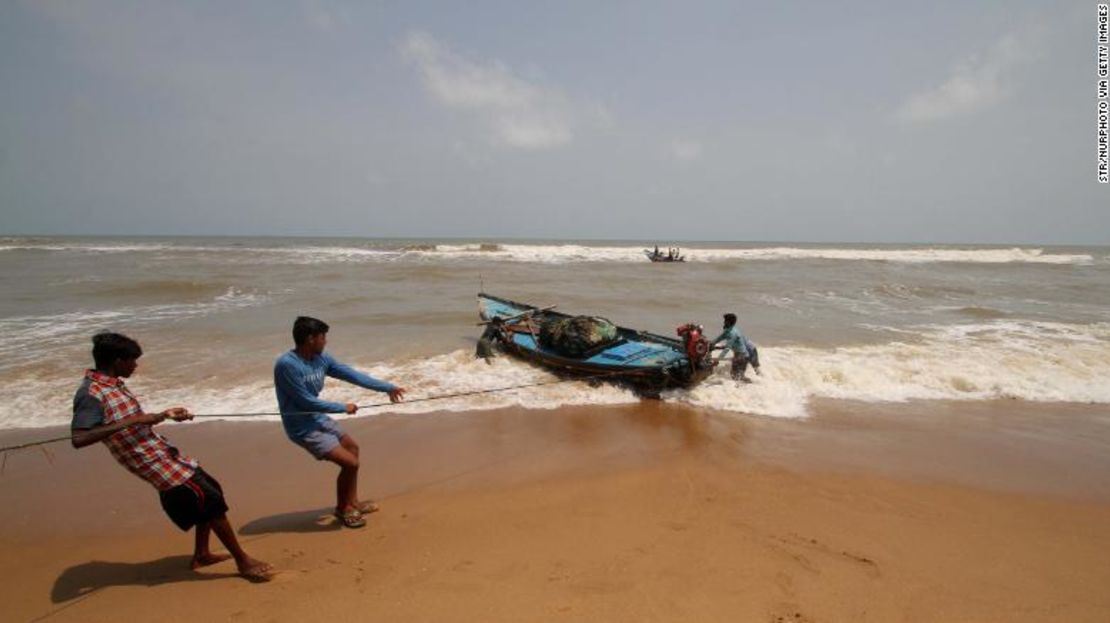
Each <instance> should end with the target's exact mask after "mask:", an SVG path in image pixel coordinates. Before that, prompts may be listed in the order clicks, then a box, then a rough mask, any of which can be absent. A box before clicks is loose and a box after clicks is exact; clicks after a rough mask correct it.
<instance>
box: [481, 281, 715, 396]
mask: <svg viewBox="0 0 1110 623" xmlns="http://www.w3.org/2000/svg"><path fill="white" fill-rule="evenodd" d="M478 298H479V315H480V316H481V317H482V319H483V320H487V321H488V320H491V318H490V317H489V316H488V314H487V310H486V306H485V305H483V304H482V303H481V299H487V300H489V301H492V302H496V303H499V304H501V305H505V306H508V307H512V308H514V309H518V310H521V313H526V312H528V311H530V310H531V311H536V312H542V313H543V314H544V315H549V314H550V315H553V316H559V317H563V318H570V317H572V316H571V315H570V314H564V313H562V312H556V311H554V310H551V309H542V310H541V309H540V308H539V307H536V306H535V305H529V304H527V303H521V302H519V301H513V300H511V299H506V298H503V297H500V296H495V295H492V294H487V293H485V292H479V293H478ZM513 324H516V322H514V323H513ZM617 330H618V331H619V332H621V333H624V334H627V335H629V336H632V337H633V338H634V339H636V340H639V341H642V342H646V343H652V342H657V343H660V344H661V345H664V346H666V347H668V348H670V349H673V350H675V351H677V352H678V353H679V354H680V358H679V359H674V360H672V361H669V362H666V363H661V364H658V365H651V366H644V365H639V366H629V365H625V364H623V363H616V362H614V363H603V362H591V361H587V360H583V359H575V358H570V357H564V356H561V355H558V354H555V353H550V352H547V351H545V350H542V349H541V348H540V347H539V344H535V346H534V347H532V348H529V347H527V346H525V345H523V344H518V343H517V342H516V341H515V340H509V341H508V342H507V343H505V344H503V347H504V348H505V349H506V350H508V351H510V352H512V353H514V354H516V355H517V356H519V357H521V358H523V359H526V360H529V361H534V362H536V363H539V364H542V365H546V366H549V367H552V368H558V369H560V370H563V371H564V372H568V373H572V374H578V375H599V376H604V375H605V374H606V373H612V374H613V375H614V376H618V375H619V376H621V377H624V378H621V379H614V380H617V381H625V382H628V383H632V384H640V385H647V386H649V387H650V388H651V389H652V391H653V392H654V391H656V390H659V389H663V388H666V387H692V386H694V385H696V384H698V383H700V382H701V381H703V380H705V378H707V377H708V376H709V375H710V374H711V373H712V371H713V368H714V367H715V365H716V362H714V363H713V365H710V366H709V367H708V368H699V369H696V370H692V371H690V374H689V376H688V377H686V378H685V379H682V378H676V377H675V376H673V372H672V371H673V370H674V369H675V367H676V366H678V367H680V368H682V369H685V368H689V366H690V362H689V358H688V357H687V356H686V354H685V352H684V351H683V350H682V349H683V346H682V342H681V341H679V340H677V339H672V338H668V337H666V336H662V335H659V334H656V333H651V332H648V331H638V330H636V329H630V328H628V327H622V326H619V325H618V326H617ZM521 333H526V332H521ZM532 337H533V341H534V340H535V337H534V336H532ZM601 352H604V350H602V351H601Z"/></svg>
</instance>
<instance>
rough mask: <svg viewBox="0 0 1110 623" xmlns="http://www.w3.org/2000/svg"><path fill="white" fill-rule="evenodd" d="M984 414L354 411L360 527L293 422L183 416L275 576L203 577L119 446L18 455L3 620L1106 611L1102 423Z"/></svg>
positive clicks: (177, 436) (182, 442)
mask: <svg viewBox="0 0 1110 623" xmlns="http://www.w3.org/2000/svg"><path fill="white" fill-rule="evenodd" d="M976 408H977V409H978V412H977V413H973V412H969V411H974V410H975V408H972V407H969V406H968V405H966V404H965V405H944V404H943V403H941V404H937V403H933V404H930V403H922V404H920V405H916V406H912V405H911V406H907V405H898V407H897V410H898V415H891V414H890V413H889V411H890V409H891V408H890V407H889V406H888V407H885V408H883V407H878V406H871V407H869V408H868V407H866V406H865V405H856V404H851V403H833V402H829V403H827V404H825V405H822V408H821V410H820V413H819V415H818V416H817V417H814V418H811V419H809V420H805V421H786V420H772V419H768V418H737V417H735V415H727V416H726V415H721V414H715V413H713V412H709V411H705V410H697V409H692V408H689V407H677V406H672V405H667V404H665V403H655V402H645V403H642V404H640V405H635V406H626V407H625V406H622V407H606V408H587V407H580V408H563V409H558V410H523V409H506V410H498V411H490V412H476V413H466V414H451V413H439V414H424V415H417V416H396V415H388V416H381V417H370V418H365V419H358V420H351V421H348V422H346V423H345V426H346V427H347V429H348V430H349V431H350V432H351V433H352V434H353V436H354V437H355V438H356V439H358V440H360V442H361V444H362V448H363V470H362V479H361V484H362V492H363V494H364V496H369V497H373V498H375V499H377V500H378V501H379V502H381V504H382V506H383V510H382V511H381V512H380V513H377V514H375V515H372V516H371V518H370V521H369V525H368V526H367V527H366V528H364V529H361V530H347V529H341V528H339V527H338V526H337V525H335V524H334V523H333V522H332V521H331V519H330V518H329V516H328V513H329V511H330V505H331V502H332V487H333V482H334V469H333V468H332V466H330V465H325V464H321V463H316V462H314V461H312V460H311V459H310V458H309V457H308V456H307V455H305V454H303V452H302V451H301V450H300V449H299V448H296V447H294V446H293V445H291V444H289V443H288V442H287V441H286V440H285V439H284V437H283V435H282V432H281V430H280V426H279V425H277V424H274V423H229V422H206V423H196V424H189V425H168V426H164V433H165V434H167V435H168V436H169V437H170V438H171V440H172V441H173V442H174V443H175V444H176V445H178V446H179V447H181V448H182V449H183V450H185V451H186V453H189V454H192V455H193V456H196V457H197V458H198V459H200V461H201V462H202V464H203V465H204V466H205V468H206V469H207V470H208V471H210V472H211V473H213V474H214V475H216V476H217V477H218V478H219V479H220V480H221V481H222V482H223V484H224V487H225V490H226V491H227V494H228V498H229V501H230V503H231V507H232V510H231V513H230V515H229V516H230V519H231V522H232V524H233V525H234V526H236V527H237V528H238V531H239V534H240V537H241V538H242V540H243V542H244V543H245V546H246V548H247V550H248V551H249V552H250V553H251V554H252V555H254V556H256V557H258V558H261V559H263V560H266V561H268V562H271V563H273V564H274V565H275V567H276V568H277V569H278V573H277V574H276V576H275V578H274V579H273V581H272V582H270V583H268V584H251V583H248V582H246V581H245V580H243V579H241V578H238V577H237V576H235V575H234V571H235V569H234V566H233V565H232V564H231V563H230V562H228V563H221V564H219V565H216V566H213V567H210V568H207V569H204V570H202V571H200V572H193V571H190V570H189V569H188V568H187V562H188V554H189V553H190V551H191V545H192V535H191V534H183V533H181V532H179V531H177V529H176V528H174V527H173V526H172V525H171V524H170V523H169V521H168V520H167V519H166V518H165V517H164V516H163V514H162V511H161V509H160V508H159V506H158V503H157V498H156V496H155V494H154V491H153V490H152V489H151V488H150V487H149V486H148V485H146V484H145V483H143V482H141V481H139V480H138V479H136V478H134V477H133V476H131V475H130V474H128V473H126V472H125V471H124V470H122V469H121V468H120V467H119V466H118V465H116V464H115V463H114V462H113V461H112V459H111V457H110V456H109V455H108V453H107V451H106V450H105V449H103V448H100V447H92V448H89V449H86V450H84V451H80V452H78V451H74V450H72V449H70V448H69V447H68V446H65V445H63V444H55V445H54V446H52V447H51V452H50V456H49V457H48V456H46V455H44V454H43V453H41V452H38V451H22V452H18V453H12V454H10V455H9V457H8V459H7V462H6V466H5V470H4V473H3V475H2V477H0V535H2V536H0V545H2V547H0V551H2V552H3V553H2V554H0V581H2V583H3V585H4V586H5V589H4V595H5V597H4V602H5V606H4V610H5V613H4V617H3V618H4V619H5V620H11V621H36V620H50V621H70V620H72V621H110V620H128V619H132V620H147V619H151V618H154V617H157V618H159V619H161V620H171V621H195V620H236V621H293V620H321V619H339V620H389V621H474V620H484V621H565V620H579V621H587V620H589V621H597V620H605V621H771V622H778V621H809V622H817V621H1060V620H1067V621H1105V620H1106V618H1107V616H1108V615H1110V596H1108V594H1107V592H1106V590H1105V587H1106V586H1107V584H1108V582H1110V557H1107V556H1106V553H1107V552H1108V551H1110V530H1108V529H1107V526H1108V525H1110V470H1107V468H1106V467H1107V461H1108V459H1107V454H1108V453H1106V452H1105V450H1106V447H1107V444H1108V442H1110V435H1108V434H1107V421H1106V419H1105V416H1104V415H1100V414H1099V413H1097V412H1095V411H1094V410H1092V408H1090V407H1078V406H1074V405H1055V406H1054V405H1029V404H1025V403H1011V404H994V405H983V406H979V407H976ZM915 409H920V410H921V412H922V413H924V412H925V411H928V412H929V413H930V414H932V415H933V417H928V418H926V417H915V416H914V410H915ZM946 409H948V410H950V411H951V412H952V415H951V417H953V418H956V417H958V418H959V421H960V422H961V423H962V424H961V425H960V426H959V427H952V426H948V425H949V424H950V422H948V421H947V420H946V418H945V417H944V412H945V410H946ZM938 412H939V414H938ZM957 412H958V415H957ZM1023 412H1024V414H1023ZM1034 412H1035V414H1034ZM1025 416H1028V417H1025ZM1034 423H1035V426H1034ZM57 432H61V433H63V434H64V430H51V431H45V430H42V429H40V430H34V431H7V432H5V433H3V435H0V440H2V441H3V443H4V444H5V445H6V444H10V443H16V442H19V441H21V440H26V439H38V438H42V437H44V436H47V435H49V434H55V433H57Z"/></svg>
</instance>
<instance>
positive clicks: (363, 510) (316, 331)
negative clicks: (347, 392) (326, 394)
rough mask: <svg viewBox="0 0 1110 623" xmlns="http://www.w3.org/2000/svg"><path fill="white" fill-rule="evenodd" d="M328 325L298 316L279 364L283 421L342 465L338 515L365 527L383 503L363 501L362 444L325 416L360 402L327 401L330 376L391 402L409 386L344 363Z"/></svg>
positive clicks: (311, 447)
mask: <svg viewBox="0 0 1110 623" xmlns="http://www.w3.org/2000/svg"><path fill="white" fill-rule="evenodd" d="M328 328H329V327H328V325H327V323H325V322H324V321H322V320H317V319H316V318H309V317H307V316H299V317H298V318H297V320H296V321H295V322H294V323H293V343H294V348H293V350H290V351H288V352H285V353H283V354H282V355H281V356H280V357H278V359H277V362H276V363H275V364H274V390H275V391H276V392H277V401H278V407H279V410H280V411H281V423H282V425H283V426H284V427H285V434H286V436H288V437H289V439H290V441H292V442H293V443H295V444H297V445H298V446H301V447H302V448H304V449H305V450H307V451H308V453H309V454H311V455H312V456H314V457H316V460H318V461H322V460H328V461H331V462H332V463H335V464H336V465H338V466H339V476H338V477H337V478H336V481H335V516H336V518H337V519H339V520H340V521H341V522H343V525H344V526H347V527H348V528H361V527H363V526H365V525H366V520H365V519H363V515H365V514H368V513H372V512H374V511H376V510H378V506H377V505H376V504H374V502H371V501H365V502H364V501H359V499H358V468H359V460H358V453H359V447H358V444H357V443H355V440H354V439H352V438H351V436H350V435H348V434H347V433H345V432H343V430H342V429H341V428H339V425H338V424H336V422H335V420H333V419H332V418H330V417H328V416H327V415H325V414H326V413H348V414H354V413H355V412H356V411H358V405H356V404H355V403H353V402H348V403H346V404H340V403H338V402H329V401H327V400H321V399H320V398H319V396H320V392H321V390H323V389H324V377H325V376H332V377H335V378H337V379H340V380H343V381H347V382H348V383H352V384H354V385H358V386H359V387H364V388H366V389H372V390H374V391H378V392H384V393H387V394H389V400H390V401H391V402H400V401H401V400H402V399H404V396H405V390H404V388H402V387H398V386H396V385H393V384H391V383H387V382H385V381H380V380H378V379H376V378H374V377H372V376H370V375H368V374H365V373H362V372H359V371H358V370H355V369H354V368H352V367H350V366H348V365H345V364H342V363H339V362H338V361H336V360H335V358H333V357H332V356H331V355H328V354H326V353H325V352H324V347H325V346H327V343H328Z"/></svg>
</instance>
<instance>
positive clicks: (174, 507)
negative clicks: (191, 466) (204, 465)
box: [158, 467, 227, 530]
mask: <svg viewBox="0 0 1110 623" xmlns="http://www.w3.org/2000/svg"><path fill="white" fill-rule="evenodd" d="M158 497H160V498H161V499H162V509H163V510H165V511H166V514H167V515H169V516H170V519H171V520H173V522H174V523H175V524H177V527H178V528H181V529H182V530H188V529H189V528H192V527H193V526H195V525H197V524H201V523H206V522H208V521H211V520H213V519H219V518H220V517H223V516H224V515H225V514H227V502H226V501H224V490H223V487H221V486H220V483H219V481H217V480H216V479H215V478H213V477H211V476H209V475H208V473H207V472H205V471H204V470H203V469H201V468H199V467H198V468H197V472H196V473H195V474H193V477H192V478H190V479H189V480H187V481H185V484H182V485H177V486H176V487H174V488H172V489H167V490H166V491H160V492H159V493H158Z"/></svg>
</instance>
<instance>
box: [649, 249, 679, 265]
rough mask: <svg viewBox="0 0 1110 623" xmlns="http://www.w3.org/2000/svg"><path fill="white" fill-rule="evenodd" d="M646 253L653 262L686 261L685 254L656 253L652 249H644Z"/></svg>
mask: <svg viewBox="0 0 1110 623" xmlns="http://www.w3.org/2000/svg"><path fill="white" fill-rule="evenodd" d="M644 255H646V256H647V258H648V259H649V260H651V261H653V262H685V261H686V256H685V255H668V254H666V253H656V252H655V251H652V250H650V249H644Z"/></svg>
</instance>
